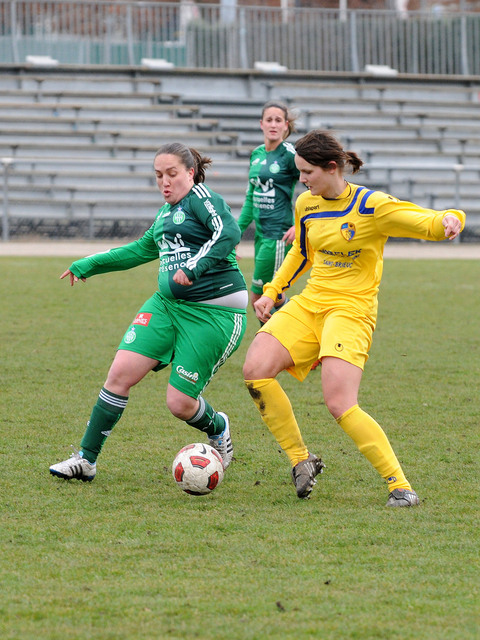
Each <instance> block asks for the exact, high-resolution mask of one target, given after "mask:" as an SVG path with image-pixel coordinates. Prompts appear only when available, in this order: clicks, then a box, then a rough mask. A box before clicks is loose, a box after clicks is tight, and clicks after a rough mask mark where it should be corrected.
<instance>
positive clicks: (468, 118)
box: [0, 68, 480, 236]
mask: <svg viewBox="0 0 480 640" xmlns="http://www.w3.org/2000/svg"><path fill="white" fill-rule="evenodd" d="M200 75H201V74H200ZM221 76H222V74H221V73H218V74H215V76H213V75H211V76H206V77H205V78H199V77H198V74H196V77H193V76H189V75H188V74H184V73H180V74H178V75H176V74H175V73H174V72H168V73H163V74H162V73H161V72H158V73H141V72H139V71H138V70H132V69H124V68H117V69H113V68H111V69H107V70H106V69H103V70H102V73H99V72H98V71H93V70H90V71H88V70H83V71H82V72H80V71H78V72H73V71H70V72H68V73H67V72H64V73H61V72H59V70H58V68H56V69H54V70H42V71H40V70H36V71H35V73H31V72H29V71H27V70H25V69H20V70H19V69H18V68H15V69H8V68H4V69H2V70H0V156H1V157H2V158H4V159H5V158H7V159H11V160H12V162H10V164H8V163H9V161H8V160H2V162H3V163H4V165H5V166H7V165H8V185H7V187H8V188H7V190H8V212H9V216H10V225H9V226H10V232H11V233H12V234H18V233H24V232H26V231H28V230H29V231H30V232H34V233H40V234H45V235H51V236H53V235H75V234H82V235H87V236H99V235H101V234H109V235H115V234H117V235H118V234H123V235H132V234H133V235H135V234H138V233H140V232H141V231H142V230H143V229H144V228H145V227H146V226H148V225H149V224H150V222H151V220H152V218H153V216H154V215H155V213H156V210H157V209H158V207H159V206H160V205H161V197H160V195H159V193H158V190H157V187H156V184H155V180H154V175H153V171H152V162H153V156H154V154H155V151H156V149H157V148H158V147H159V146H160V145H161V144H163V143H165V142H168V141H174V140H178V141H181V142H185V143H186V144H189V145H192V146H195V147H196V148H197V149H199V150H200V151H202V152H203V153H205V154H207V155H209V156H210V157H211V158H212V159H213V165H212V167H211V169H210V170H209V173H208V182H209V184H210V185H211V186H212V188H214V189H216V190H218V191H219V192H220V193H222V194H223V195H224V196H225V197H226V199H227V201H228V202H229V203H230V205H231V207H232V211H233V213H234V215H236V216H238V214H239V212H240V209H241V206H242V202H243V197H244V193H245V188H246V186H247V173H248V158H249V155H250V152H251V150H252V149H253V148H254V147H255V146H256V145H258V144H260V143H261V142H262V135H261V131H260V128H259V118H260V113H261V108H262V105H263V104H264V102H265V101H266V100H267V99H268V98H272V99H280V100H282V101H284V102H287V103H288V104H289V106H290V107H291V108H292V109H294V110H295V111H296V112H297V114H298V120H297V129H298V131H297V134H296V136H297V137H298V136H300V135H302V134H303V133H305V132H306V131H307V130H309V129H311V128H326V129H330V130H332V131H333V132H334V133H336V134H337V135H338V136H339V137H340V139H341V140H342V142H343V144H344V146H345V148H348V149H352V150H354V151H356V152H357V153H359V155H360V156H361V157H362V158H363V159H364V160H365V161H366V165H365V168H364V169H362V172H361V174H359V175H358V177H356V178H355V180H356V181H358V182H361V183H362V184H365V185H366V186H370V187H372V188H381V189H385V190H387V191H389V192H391V193H393V194H394V195H396V196H398V197H400V198H404V199H413V200H414V201H416V202H418V203H419V204H422V205H424V206H431V207H435V208H442V207H447V206H454V205H456V204H458V206H463V207H464V208H467V207H468V210H469V213H470V214H471V216H469V217H470V219H471V221H472V229H473V231H475V220H476V218H480V204H479V203H480V199H479V198H478V197H477V191H478V186H477V184H478V176H479V173H480V163H479V161H478V157H479V153H480V118H479V117H478V113H479V108H480V105H479V87H478V86H476V85H475V84H474V83H473V82H472V83H471V82H467V81H458V83H452V82H450V81H449V82H440V81H432V80H431V79H430V80H429V79H424V81H423V82H407V81H405V80H401V79H398V78H394V79H392V78H388V79H385V80H379V79H378V78H375V79H373V80H369V79H365V77H351V78H347V77H340V78H337V79H335V80H333V79H326V80H319V79H318V78H316V79H306V80H299V79H298V78H292V79H291V80H288V79H282V80H277V79H275V78H273V79H265V77H264V75H262V74H257V75H256V76H255V75H252V74H246V75H245V77H243V78H240V79H236V78H233V77H232V75H231V74H230V75H228V76H225V77H224V78H223V80H224V84H223V85H222V82H221V80H222V77H221ZM232 83H233V84H232ZM222 86H223V87H224V88H223V90H222V89H221V87H222ZM294 140H295V136H292V141H294ZM458 165H461V168H459V167H458ZM300 190H301V187H300V186H299V187H298V192H299V191H300ZM5 191H6V189H5V188H4V193H5Z"/></svg>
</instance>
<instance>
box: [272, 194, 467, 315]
mask: <svg viewBox="0 0 480 640" xmlns="http://www.w3.org/2000/svg"><path fill="white" fill-rule="evenodd" d="M447 214H453V215H455V216H457V217H458V218H459V220H460V221H461V222H462V225H464V224H465V214H464V212H463V211H458V210H455V209H449V210H444V211H435V210H433V209H424V208H422V207H419V206H418V205H416V204H414V203H412V202H407V201H400V200H398V199H397V198H394V197H393V196H391V195H389V194H387V193H383V192H381V191H372V190H370V189H367V188H366V187H363V186H360V185H355V184H348V183H347V185H346V187H345V190H344V191H343V192H342V193H341V194H340V195H339V196H338V198H335V199H326V198H323V197H322V196H312V194H311V193H310V191H306V192H305V193H303V194H301V195H300V196H299V197H298V198H297V202H296V207H295V227H296V237H295V241H294V243H293V246H292V248H291V249H290V251H289V252H288V254H287V256H286V258H285V260H284V262H283V264H282V266H281V267H280V269H279V270H278V271H277V273H276V275H275V277H274V278H273V280H272V282H271V283H267V284H266V285H265V287H264V294H265V295H267V296H269V297H270V298H272V299H273V300H276V299H277V297H278V295H279V294H280V293H281V292H282V291H284V290H285V289H287V288H288V287H289V286H290V285H291V284H293V282H295V281H296V280H297V279H298V278H299V277H300V276H301V275H302V274H303V273H306V272H307V271H308V270H309V269H311V272H310V275H309V279H308V282H307V285H306V287H305V288H304V290H303V291H302V293H301V294H300V296H299V301H300V302H301V303H302V304H303V305H305V306H306V307H308V308H310V309H312V310H318V309H322V308H323V309H325V308H329V307H331V306H336V307H338V306H345V308H350V309H352V310H355V311H356V312H359V313H362V314H365V315H367V316H368V317H369V318H370V319H371V320H373V321H375V319H376V314H377V293H378V286H379V284H380V280H381V276H382V270H383V249H384V246H385V243H386V241H387V240H388V238H389V237H398V238H415V239H423V240H444V239H445V233H444V227H443V224H442V221H443V218H444V217H445V215H447Z"/></svg>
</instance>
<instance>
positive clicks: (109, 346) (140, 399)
mask: <svg viewBox="0 0 480 640" xmlns="http://www.w3.org/2000/svg"><path fill="white" fill-rule="evenodd" d="M68 263H69V261H68V260H65V259H59V258H2V259H0V273H1V279H0V295H1V300H2V305H1V311H0V314H1V315H0V317H1V320H2V322H1V324H0V332H1V345H2V346H1V354H2V365H1V379H2V380H1V382H2V384H1V388H2V396H1V399H2V401H1V409H0V412H1V413H0V416H1V422H0V434H1V439H0V455H1V471H2V481H1V487H2V489H1V491H2V499H1V503H0V508H1V529H0V545H1V547H0V548H1V561H0V585H1V596H0V637H1V638H2V639H3V640H30V639H32V640H33V639H35V640H45V639H51V640H57V639H59V640H61V639H72V640H87V639H90V638H101V640H113V639H132V640H137V639H142V640H150V639H152V640H153V639H155V640H157V639H160V640H161V639H180V638H182V639H183V638H199V639H201V640H203V639H205V640H207V639H210V638H213V639H215V640H217V639H218V640H223V639H229V640H230V639H231V640H250V639H252V640H253V639H254V640H257V639H258V640H270V639H274V640H290V639H292V640H298V639H303V638H305V639H308V638H321V639H335V640H343V639H350V638H351V639H359V640H363V639H370V638H379V639H382V640H383V639H391V640H397V639H398V640H429V639H432V640H438V639H445V640H456V639H458V640H465V639H470V638H472V639H473V638H478V637H479V635H478V634H479V631H478V629H479V624H480V620H479V608H478V603H479V564H478V419H479V411H478V381H479V379H480V376H479V373H480V372H479V357H478V346H479V338H478V335H479V334H478V317H479V315H480V296H479V282H480V264H479V263H478V262H476V261H450V260H449V261H443V262H442V261H426V260H425V261H402V260H398V261H396V260H389V261H387V262H386V265H385V274H384V281H383V286H382V289H381V294H380V314H379V322H378V329H377V331H376V334H375V338H374V345H373V348H372V351H371V359H370V360H369V362H368V364H367V368H366V372H365V375H364V380H363V385H362V390H361V404H362V406H363V407H364V408H365V409H366V410H367V411H369V412H370V413H371V414H372V415H373V416H374V417H375V418H376V419H377V420H378V421H379V422H380V423H381V424H382V425H383V427H384V428H385V430H386V432H387V434H388V435H389V437H390V439H391V442H392V444H393V446H394V449H395V451H396V453H397V455H398V457H399V458H400V460H401V462H402V464H403V465H404V469H405V471H406V473H407V476H408V478H409V479H410V481H411V482H412V484H413V485H414V487H415V489H416V490H417V492H418V494H419V495H420V498H421V506H420V507H419V508H416V509H390V510H389V509H386V508H385V506H384V504H385V500H386V497H387V492H386V487H385V486H384V484H383V482H382V481H381V480H380V478H379V477H378V476H377V474H376V472H375V471H374V470H373V469H372V468H371V467H370V466H369V464H368V463H367V462H366V460H365V459H364V458H363V457H362V456H361V455H360V454H359V453H358V452H357V450H356V449H355V447H354V445H353V443H352V442H351V441H350V440H349V438H348V437H347V436H346V435H345V434H344V433H343V432H342V431H341V430H340V429H339V427H338V426H337V425H336V423H335V422H334V421H333V419H332V418H331V417H329V415H328V413H327V411H326V409H325V406H324V405H323V403H322V394H321V388H320V370H316V371H315V372H312V373H311V374H310V375H309V376H308V378H307V380H306V381H305V382H304V383H303V384H300V383H298V382H296V381H295V380H294V379H293V378H291V377H290V376H288V375H287V374H282V376H281V378H280V379H281V381H282V384H284V386H285V388H286V390H287V392H288V393H289V395H290V397H291V400H292V403H293V405H294V408H295V410H296V413H297V416H298V419H299V422H300V424H301V426H302V430H303V434H304V437H305V440H306V442H307V445H308V446H309V447H310V448H311V450H312V451H314V452H317V453H320V454H321V455H322V458H324V460H325V462H326V464H327V469H326V472H325V473H324V475H323V476H322V478H321V480H320V482H319V484H318V486H317V487H316V489H315V491H314V493H313V494H312V498H311V499H310V500H309V501H300V500H298V499H297V498H296V495H295V492H294V488H293V485H292V484H291V482H290V478H289V466H288V463H287V460H286V457H285V455H284V454H281V453H280V452H279V451H278V448H277V446H276V445H275V443H274V440H273V438H272V436H271V435H270V434H269V432H268V431H267V429H266V428H265V426H264V425H263V423H262V422H261V420H260V419H259V417H258V415H257V413H256V410H255V408H254V405H253V403H252V402H251V400H250V397H249V395H248V393H247V392H246V390H245V389H244V386H243V383H242V377H241V367H242V363H243V358H244V354H245V351H246V348H247V346H248V344H249V343H250V341H251V339H252V336H253V334H254V332H255V330H256V328H257V323H256V321H255V319H254V318H253V314H252V313H251V312H250V311H249V327H248V329H247V334H246V337H245V339H244V342H243V344H242V346H241V348H240V349H239V351H238V352H237V353H236V354H234V356H233V357H232V358H231V359H230V360H229V361H228V363H227V364H226V365H225V366H224V367H223V368H222V370H221V371H220V373H219V374H218V376H217V377H216V379H214V380H213V382H212V383H211V385H210V387H209V388H208V390H207V393H206V397H207V399H208V400H209V401H210V402H211V403H212V404H213V405H214V406H215V407H217V408H218V409H221V410H224V411H226V412H227V413H229V415H230V417H231V421H232V428H233V435H234V444H235V461H234V462H233V463H232V465H231V467H230V468H229V469H228V472H227V473H226V476H225V479H224V481H223V483H222V484H221V485H220V487H219V488H218V489H217V490H216V491H215V492H213V493H212V494H211V495H209V496H206V497H193V496H188V495H187V494H184V493H182V492H180V491H179V490H178V488H177V487H176V486H175V484H174V482H173V479H172V477H171V463H172V460H173V457H174V455H175V453H176V452H177V450H178V449H180V447H181V446H182V445H184V444H186V443H188V442H191V441H194V440H197V439H198V432H195V431H194V430H192V429H191V428H190V427H188V426H187V425H185V424H183V423H181V422H179V421H177V420H175V419H174V418H173V417H171V416H169V415H168V413H167V411H166V409H165V402H164V397H165V386H166V380H167V376H168V373H167V372H166V371H163V372H160V373H158V374H151V375H150V376H148V377H147V378H146V379H145V380H144V381H143V382H142V383H141V384H140V385H139V386H138V387H137V388H135V389H134V390H133V392H132V395H131V401H130V403H129V406H128V408H127V410H126V412H125V414H124V417H123V418H122V421H121V422H120V423H119V424H118V425H117V427H116V428H115V430H114V433H113V434H112V436H110V438H109V440H108V442H107V444H106V445H105V448H104V451H103V453H102V455H101V458H100V460H99V464H98V474H97V478H96V479H95V481H94V482H93V483H85V484H84V483H79V482H75V481H72V482H65V481H62V480H59V479H58V478H53V477H51V476H50V475H49V473H48V466H49V465H50V464H52V463H53V462H56V461H58V460H61V459H63V458H65V457H67V456H68V455H69V453H70V450H69V445H70V444H75V445H78V443H79V440H80V438H81V436H82V434H83V431H84V426H85V423H86V420H87V419H88V417H89V414H90V409H91V406H92V404H93V403H94V402H95V400H96V397H97V395H98V391H99V389H100V387H101V385H102V384H103V382H104V379H105V376H106V373H107V369H108V367H109V364H110V362H111V360H112V358H113V355H114V352H115V348H116V346H117V343H118V341H119V339H120V337H121V335H122V334H123V331H124V330H125V328H126V326H127V325H128V323H129V321H130V320H131V318H132V317H133V315H134V313H135V311H136V310H137V308H138V307H139V305H140V304H141V303H142V302H143V300H144V299H146V298H147V296H149V295H150V293H151V292H152V290H153V289H154V286H155V270H156V265H155V264H152V265H146V266H144V267H140V268H137V269H135V270H133V271H130V272H124V273H116V274H108V275H105V276H99V277H95V278H93V279H91V280H90V281H88V282H87V283H86V284H79V285H76V286H75V287H74V288H73V289H71V288H70V287H69V286H68V284H67V282H66V281H60V280H59V279H58V276H59V274H60V273H61V272H62V271H63V270H64V269H65V268H66V267H67V266H68ZM241 267H242V269H243V270H244V272H245V274H246V277H247V278H248V279H249V278H250V274H251V269H252V261H251V259H243V260H242V261H241Z"/></svg>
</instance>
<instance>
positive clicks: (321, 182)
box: [244, 130, 465, 507]
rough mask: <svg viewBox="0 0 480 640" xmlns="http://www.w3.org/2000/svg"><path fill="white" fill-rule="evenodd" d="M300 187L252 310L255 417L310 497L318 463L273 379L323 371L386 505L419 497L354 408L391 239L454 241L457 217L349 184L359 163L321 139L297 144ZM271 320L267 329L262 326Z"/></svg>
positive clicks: (382, 439)
mask: <svg viewBox="0 0 480 640" xmlns="http://www.w3.org/2000/svg"><path fill="white" fill-rule="evenodd" d="M295 150H296V156H295V163H296V165H297V168H298V169H299V171H300V182H302V183H303V184H305V185H306V187H307V188H308V189H309V190H308V191H306V192H305V193H303V194H302V195H300V196H299V197H298V199H297V202H296V206H295V229H296V233H295V240H294V243H293V246H292V248H291V250H290V251H289V253H288V254H287V256H286V258H285V260H284V262H283V264H282V265H281V267H280V268H279V270H278V271H277V273H276V275H275V277H274V278H273V280H272V282H270V283H267V284H266V285H265V287H264V290H263V296H262V297H261V298H260V299H259V300H257V302H256V303H255V311H256V314H257V316H258V318H259V320H260V321H262V322H266V324H265V326H264V327H262V329H261V330H260V331H259V332H258V333H257V335H256V336H255V338H254V340H253V342H252V344H251V346H250V348H249V350H248V353H247V357H246V361H245V365H244V376H245V381H246V385H247V388H248V390H249V392H250V395H251V396H252V398H253V400H254V402H255V404H256V406H257V408H258V410H259V411H260V414H261V417H262V419H263V420H264V422H265V423H266V424H267V426H268V428H269V429H270V431H271V432H272V434H273V435H274V436H275V438H276V439H277V442H278V443H279V445H280V446H281V447H282V449H283V450H284V451H285V453H286V454H287V456H288V458H289V460H290V463H291V465H292V479H293V482H294V484H295V487H296V491H297V495H298V497H299V498H308V497H309V496H310V493H311V491H312V489H313V486H314V485H315V483H316V480H315V477H316V476H317V475H318V474H319V473H321V472H322V470H323V468H324V466H325V465H324V463H323V462H322V460H321V459H320V458H318V457H317V456H315V455H314V454H312V453H309V451H308V449H307V447H306V446H305V444H304V442H303V438H302V435H301V432H300V429H299V427H298V424H297V422H296V419H295V415H294V413H293V410H292V406H291V404H290V401H289V399H288V397H287V395H286V394H285V392H284V390H283V389H282V387H281V386H280V384H279V383H278V381H277V380H276V379H275V378H276V376H277V375H278V373H280V371H284V370H287V371H288V372H289V373H291V374H292V375H293V376H295V377H296V378H297V379H298V380H304V379H305V377H306V376H307V374H308V372H309V371H310V368H311V365H312V363H313V362H314V361H315V360H316V359H317V358H320V360H321V363H322V390H323V397H324V400H325V404H326V406H327V408H328V410H329V411H330V413H331V414H332V415H333V417H334V418H335V420H336V421H337V422H338V424H339V425H340V426H341V427H342V429H343V430H344V431H345V432H346V433H347V434H348V435H349V436H350V437H351V438H352V439H353V441H354V442H355V444H356V445H357V447H358V448H359V450H360V451H361V452H362V453H363V455H364V456H365V457H366V458H367V460H369V461H370V462H371V464H372V465H373V466H374V467H375V469H376V470H377V471H378V472H379V474H380V475H381V476H382V478H384V479H385V481H386V482H387V484H388V488H389V492H390V493H389V497H388V500H387V506H399V507H404V506H405V507H408V506H413V505H417V504H418V503H419V499H418V496H417V494H416V493H415V491H413V489H412V487H411V485H410V483H409V482H408V480H407V479H406V477H405V475H404V473H403V470H402V468H401V466H400V464H399V462H398V460H397V457H396V456H395V453H394V451H393V449H392V447H391V445H390V443H389V441H388V439H387V436H386V435H385V433H384V431H383V430H382V428H381V427H380V426H379V425H378V424H377V422H376V421H375V420H374V419H373V418H372V417H371V416H370V415H368V414H367V413H366V412H365V411H363V410H362V409H361V408H360V407H359V406H358V390H359V386H360V381H361V378H362V373H363V368H364V365H365V362H366V361H367V358H368V351H369V349H370V346H371V342H372V334H373V331H374V329H375V324H376V320H377V295H378V287H379V284H380V280H381V277H382V268H383V248H384V245H385V242H386V241H387V239H388V238H389V237H397V238H398V237H402V238H417V239H424V240H444V239H445V238H449V239H450V240H453V239H454V238H456V237H457V236H458V235H459V233H460V231H461V230H462V229H463V227H464V224H465V214H464V212H463V211H458V210H455V209H449V210H446V211H434V210H431V209H423V208H421V207H419V206H417V205H415V204H413V203H411V202H404V201H400V200H397V199H396V198H394V197H392V196H390V195H388V194H385V193H382V192H379V191H371V190H369V189H367V188H366V187H362V186H359V185H356V184H352V183H350V182H347V181H346V180H345V178H344V173H345V172H346V168H347V165H350V167H351V170H352V173H356V172H357V171H358V170H359V169H360V168H361V166H362V165H363V161H362V160H361V159H360V158H359V156H358V155H357V154H356V153H354V152H352V151H344V150H343V149H342V147H341V145H340V143H339V142H338V140H337V139H336V138H335V137H334V136H332V135H331V134H330V133H328V132H325V131H319V130H315V131H311V132H310V133H308V134H307V135H305V136H304V137H303V138H301V139H300V140H298V141H297V143H296V145H295ZM309 269H311V272H310V277H309V279H308V282H307V285H306V286H305V288H304V290H303V291H302V293H300V294H299V295H296V296H293V297H292V299H291V300H290V302H288V303H287V304H286V305H285V306H284V307H282V309H280V310H279V311H277V313H275V315H273V316H271V314H270V309H271V308H272V306H273V302H275V301H276V300H277V299H278V297H279V296H280V295H281V294H282V292H283V291H285V290H286V289H287V288H288V287H289V286H290V285H291V284H292V283H293V282H295V280H296V279H297V278H298V277H299V276H301V275H302V274H303V273H305V272H306V271H307V270H309ZM267 320H268V322H267Z"/></svg>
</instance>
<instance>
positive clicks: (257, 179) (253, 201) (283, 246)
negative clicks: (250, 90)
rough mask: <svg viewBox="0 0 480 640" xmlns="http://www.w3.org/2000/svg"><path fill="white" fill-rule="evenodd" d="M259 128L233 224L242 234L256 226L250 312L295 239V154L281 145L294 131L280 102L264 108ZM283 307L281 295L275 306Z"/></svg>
mask: <svg viewBox="0 0 480 640" xmlns="http://www.w3.org/2000/svg"><path fill="white" fill-rule="evenodd" d="M260 127H261V129H262V131H263V135H264V144H262V145H260V146H259V147H257V148H256V149H254V150H253V152H252V154H251V156H250V169H249V174H248V188H247V193H246V197H245V202H244V204H243V207H242V211H241V213H240V217H239V219H238V225H239V227H240V230H241V232H242V234H243V232H244V231H245V229H246V228H247V227H248V226H249V225H250V223H251V222H252V220H253V221H254V222H255V268H254V273H253V279H252V285H251V302H252V306H253V305H254V304H255V302H256V301H257V300H258V299H259V298H260V297H261V296H262V294H263V285H264V284H266V283H267V282H270V281H271V280H272V278H273V275H274V273H275V272H276V271H277V269H278V268H279V266H280V265H281V264H282V262H283V259H284V257H285V256H286V254H287V252H288V250H289V249H290V246H291V244H292V242H293V239H294V238H295V227H294V225H293V207H292V199H293V192H294V190H295V185H296V183H297V181H298V176H299V173H298V169H297V168H296V166H295V162H294V159H295V149H294V147H293V145H292V144H290V143H289V142H285V140H286V138H288V136H289V135H290V134H291V133H293V132H294V131H295V117H294V116H293V114H291V113H290V112H289V110H288V108H287V106H286V105H285V104H283V102H277V101H271V102H267V103H266V104H265V105H264V106H263V109H262V117H261V120H260ZM285 301H286V298H285V296H284V295H283V294H282V296H281V297H280V300H278V301H277V302H276V303H275V308H280V307H281V306H282V305H283V304H284V303H285Z"/></svg>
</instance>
